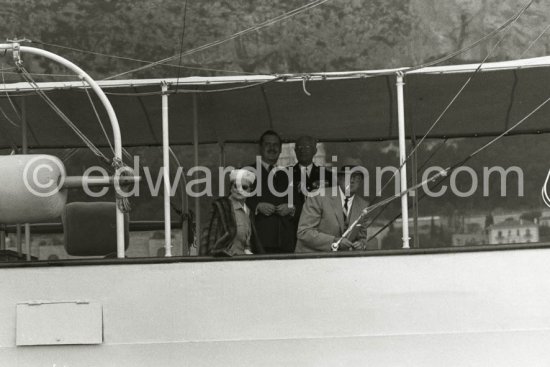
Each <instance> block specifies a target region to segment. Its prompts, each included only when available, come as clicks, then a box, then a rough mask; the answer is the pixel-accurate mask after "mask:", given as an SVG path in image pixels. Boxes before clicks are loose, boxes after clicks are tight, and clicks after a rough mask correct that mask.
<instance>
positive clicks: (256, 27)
mask: <svg viewBox="0 0 550 367" xmlns="http://www.w3.org/2000/svg"><path fill="white" fill-rule="evenodd" d="M327 1H330V0H315V1H312V2H311V3H308V4H305V5H302V6H300V7H298V8H296V9H293V10H291V11H289V12H286V13H284V14H281V15H278V16H276V17H274V18H272V19H268V20H266V21H264V22H261V23H259V24H257V25H254V26H252V27H249V28H246V29H244V30H242V31H239V32H237V33H234V34H233V35H231V36H229V37H226V38H223V39H221V40H217V41H214V42H210V43H207V44H204V45H202V46H199V47H196V48H193V49H191V50H189V51H185V52H183V53H180V54H178V55H173V56H170V57H167V58H165V59H162V60H158V61H155V62H153V63H150V64H148V65H144V66H141V67H139V68H135V69H132V70H128V71H125V72H123V73H119V74H116V75H112V76H110V77H107V78H106V79H114V78H118V77H120V76H123V75H126V74H130V73H135V72H138V71H143V70H146V69H149V68H152V67H155V66H158V65H161V64H164V63H166V62H169V61H172V60H175V59H177V58H178V57H183V56H189V55H192V54H194V53H197V52H200V51H204V50H206V49H208V48H211V47H214V46H218V45H221V44H223V43H226V42H228V41H231V40H233V39H235V38H238V37H242V36H244V35H246V34H248V33H251V32H255V31H258V30H260V29H262V28H265V27H268V26H271V25H273V24H275V23H278V22H281V21H283V20H286V19H288V18H291V17H293V16H295V15H298V14H300V13H302V12H304V11H306V10H310V9H313V8H315V7H317V6H319V5H322V4H324V3H326V2H327Z"/></svg>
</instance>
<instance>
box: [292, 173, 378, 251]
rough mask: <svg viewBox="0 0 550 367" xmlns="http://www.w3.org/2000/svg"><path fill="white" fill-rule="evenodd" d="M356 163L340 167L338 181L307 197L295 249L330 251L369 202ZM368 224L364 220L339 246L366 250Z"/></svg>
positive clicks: (347, 248) (341, 248) (342, 248)
mask: <svg viewBox="0 0 550 367" xmlns="http://www.w3.org/2000/svg"><path fill="white" fill-rule="evenodd" d="M356 168H357V167H352V166H344V167H342V168H341V169H340V170H338V185H337V186H336V187H331V188H325V189H323V190H322V191H321V192H320V193H319V194H318V195H315V196H310V197H308V198H307V199H306V202H305V205H304V207H303V210H302V215H301V216H300V222H299V224H298V242H297V243H296V252H316V251H331V250H333V248H332V246H333V244H334V243H335V242H336V241H338V239H339V238H340V237H342V235H343V234H344V232H345V231H346V230H347V229H348V227H349V226H350V224H351V223H353V222H354V221H355V220H357V219H358V218H359V217H360V216H361V213H362V211H363V209H365V208H366V207H367V206H368V203H367V201H366V200H365V199H363V198H362V197H361V196H360V195H359V193H360V190H361V188H362V183H363V173H360V172H357V170H356ZM366 249H367V228H366V226H365V223H364V221H360V222H359V225H358V226H356V227H354V229H353V230H352V231H351V232H350V233H349V234H348V236H347V237H345V238H343V239H342V241H341V242H340V246H339V248H338V250H342V251H347V250H366Z"/></svg>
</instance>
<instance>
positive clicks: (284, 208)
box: [275, 204, 294, 217]
mask: <svg viewBox="0 0 550 367" xmlns="http://www.w3.org/2000/svg"><path fill="white" fill-rule="evenodd" d="M275 211H276V212H277V214H278V215H280V216H281V217H286V216H287V215H292V214H294V208H291V207H289V206H288V205H287V204H279V205H277V207H276V209H275Z"/></svg>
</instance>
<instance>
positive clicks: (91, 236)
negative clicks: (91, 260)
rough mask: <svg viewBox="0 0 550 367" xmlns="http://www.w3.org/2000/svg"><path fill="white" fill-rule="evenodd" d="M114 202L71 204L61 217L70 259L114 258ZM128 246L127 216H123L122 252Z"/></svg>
mask: <svg viewBox="0 0 550 367" xmlns="http://www.w3.org/2000/svg"><path fill="white" fill-rule="evenodd" d="M115 205H116V204H115V203H113V202H93V203H89V202H74V203H69V204H67V205H65V208H64V210H63V214H62V216H61V218H62V221H63V233H64V237H65V250H66V251H67V253H68V254H69V255H72V256H104V257H107V258H111V257H116V253H117V248H116V207H115ZM128 245H129V216H128V213H126V214H125V215H124V248H125V249H127V248H128Z"/></svg>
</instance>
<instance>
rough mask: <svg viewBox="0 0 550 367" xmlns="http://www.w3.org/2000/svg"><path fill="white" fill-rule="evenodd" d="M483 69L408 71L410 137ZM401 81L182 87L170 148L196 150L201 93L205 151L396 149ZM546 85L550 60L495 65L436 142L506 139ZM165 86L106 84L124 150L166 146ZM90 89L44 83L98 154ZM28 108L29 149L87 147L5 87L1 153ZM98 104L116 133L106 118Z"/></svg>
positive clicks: (314, 78) (527, 127)
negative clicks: (263, 140)
mask: <svg viewBox="0 0 550 367" xmlns="http://www.w3.org/2000/svg"><path fill="white" fill-rule="evenodd" d="M477 67H478V64H472V65H454V66H442V67H431V68H424V69H419V70H414V71H407V70H406V69H403V71H404V72H405V83H406V85H405V113H406V120H405V123H406V129H407V135H408V136H409V137H410V136H411V134H415V135H417V136H422V135H424V134H425V132H426V131H427V129H428V128H429V127H430V126H431V125H432V123H433V122H434V121H435V120H436V119H437V117H438V116H439V114H440V113H441V112H442V111H443V109H444V108H445V107H446V106H447V104H448V103H449V102H450V101H451V99H452V98H453V97H454V95H455V94H456V92H457V91H458V90H459V88H460V87H461V86H462V84H463V83H464V82H465V81H466V80H467V78H469V77H470V76H471V75H472V74H473V73H474V71H475V69H476V68H477ZM397 71H398V69H395V70H378V71H354V72H346V73H316V74H311V75H307V76H304V75H302V74H301V75H286V76H283V77H275V76H262V75H257V76H232V77H190V78H180V79H179V80H177V81H178V82H179V83H178V87H177V88H178V93H177V94H171V95H170V97H169V108H170V112H169V116H170V142H171V144H173V145H176V144H192V142H193V134H192V126H193V101H192V100H193V98H192V93H191V92H192V91H197V92H199V93H198V94H197V102H198V104H197V106H198V119H199V142H200V143H202V144H205V143H232V142H255V141H257V139H258V137H259V136H260V135H261V133H262V132H263V131H265V130H266V129H274V130H276V131H277V132H279V133H280V134H281V135H282V136H283V137H284V138H285V139H289V140H291V139H294V138H296V137H298V136H299V135H302V134H310V135H314V136H316V137H317V138H319V139H320V140H322V141H373V140H391V139H397V108H396V89H395V81H396V77H395V73H396V72H397ZM304 77H306V78H307V81H306V82H305V83H304V81H303V80H304ZM547 80H550V57H541V58H534V59H526V60H517V61H510V62H500V63H487V64H485V65H484V66H483V68H482V70H481V72H479V73H477V74H476V75H475V77H474V78H473V80H472V81H471V83H470V84H469V85H468V86H467V87H466V89H465V90H464V92H463V93H462V94H461V95H460V97H459V98H458V99H457V101H456V102H455V103H454V104H453V106H452V107H451V108H450V109H449V111H448V112H447V114H446V115H445V116H444V117H443V119H442V120H441V122H440V123H439V124H438V125H437V127H436V128H435V129H434V130H433V131H432V132H431V133H430V135H429V136H430V137H432V138H443V137H467V136H484V135H486V136H496V135H498V134H501V133H502V132H504V131H505V130H506V129H507V128H509V127H510V126H512V125H513V124H514V123H516V122H517V121H519V120H520V119H521V118H523V117H524V116H525V115H526V114H528V113H529V112H531V111H532V110H533V109H534V108H536V107H537V106H538V105H539V104H540V103H542V102H543V101H545V100H546V99H548V98H549V97H550V89H549V88H548V85H547V84H546V83H547ZM163 82H166V83H168V84H169V86H170V90H172V91H173V90H175V89H176V79H162V80H161V79H147V80H139V79H135V80H116V81H101V82H99V84H100V85H101V86H102V88H103V89H104V90H105V92H106V93H107V94H108V97H109V99H110V100H111V102H112V104H113V106H114V109H115V111H116V113H117V116H118V119H119V123H120V126H121V131H122V140H123V145H124V146H142V145H144V146H146V145H161V139H162V129H161V128H162V121H161V96H160V90H161V83H163ZM82 85H83V84H82V82H80V81H77V82H57V83H39V86H40V87H41V88H43V89H44V90H46V91H47V93H48V95H49V96H50V97H51V98H52V100H53V101H54V102H55V103H56V104H57V105H58V106H59V107H60V108H61V110H62V111H64V113H65V114H66V115H67V116H68V117H69V118H71V119H72V120H73V121H74V122H75V123H76V125H77V126H78V127H79V128H80V129H81V130H82V131H83V132H84V133H85V134H86V135H87V136H88V137H89V138H90V139H91V140H92V141H93V142H94V143H95V144H96V145H98V146H106V145H107V142H106V139H105V138H104V136H103V134H102V132H101V129H100V127H99V125H98V122H97V119H96V116H95V114H94V112H93V109H92V107H91V105H90V103H89V100H88V97H87V95H86V93H85V92H84V91H83V89H82ZM234 88H235V89H234ZM231 89H234V90H231ZM304 89H305V90H304ZM216 90H218V91H217V92H215V91H216ZM306 91H307V92H308V93H309V94H311V95H310V96H308V95H307V94H306ZM7 95H10V96H11V101H10V99H8V98H7ZM23 99H25V103H24V104H25V109H26V116H27V121H28V126H29V130H30V135H29V146H30V147H31V148H61V147H83V146H84V144H83V143H82V142H81V141H80V140H79V138H78V137H77V136H76V135H75V134H74V133H73V131H72V130H71V129H69V128H68V127H67V126H66V125H65V123H64V122H63V121H62V120H61V119H60V118H59V117H58V116H57V115H56V114H55V113H54V112H53V111H52V110H51V109H50V107H49V106H47V105H46V103H44V101H42V100H41V98H40V97H38V96H37V95H36V94H34V92H33V91H32V88H31V87H30V85H29V84H27V83H14V84H5V85H2V84H0V107H1V109H2V111H1V112H2V113H0V148H9V147H10V146H12V145H13V144H15V145H18V146H19V145H20V144H21V143H20V142H21V128H20V126H14V125H12V124H11V123H10V122H9V121H8V118H9V119H10V120H11V121H13V122H15V123H16V124H17V123H18V122H19V119H18V116H17V114H16V113H15V111H14V109H13V107H12V103H13V104H14V105H15V108H17V109H18V110H19V113H20V110H21V108H22V105H23V102H22V100H23ZM95 101H96V106H98V109H99V110H100V114H101V118H102V119H103V122H104V124H105V126H106V128H107V131H110V130H109V121H108V119H107V117H106V114H105V113H104V111H103V109H102V108H101V105H100V104H99V103H97V100H95ZM549 113H550V106H548V105H546V106H544V107H543V108H541V109H540V110H539V111H538V112H536V113H535V114H534V115H533V116H532V117H530V118H529V119H528V120H527V121H526V122H525V123H523V124H522V125H521V126H520V127H518V128H517V129H516V130H514V132H513V133H514V134H517V133H544V132H550V123H548V116H549ZM4 114H5V115H6V116H7V118H6V116H4Z"/></svg>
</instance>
